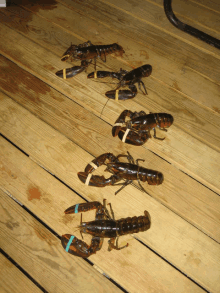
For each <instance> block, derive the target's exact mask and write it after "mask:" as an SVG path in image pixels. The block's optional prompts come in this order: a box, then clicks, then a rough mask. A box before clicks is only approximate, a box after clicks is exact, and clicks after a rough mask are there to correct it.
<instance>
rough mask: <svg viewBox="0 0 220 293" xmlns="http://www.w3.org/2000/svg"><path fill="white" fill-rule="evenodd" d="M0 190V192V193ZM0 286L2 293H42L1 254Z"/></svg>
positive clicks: (0, 192)
mask: <svg viewBox="0 0 220 293" xmlns="http://www.w3.org/2000/svg"><path fill="white" fill-rule="evenodd" d="M2 193H3V192H2V191H0V194H1V195H2ZM0 270H1V278H0V287H1V292H2V293H30V292H33V293H42V291H41V290H40V289H39V288H38V287H37V286H36V285H35V284H34V283H33V282H32V281H31V280H30V279H29V278H28V277H26V276H25V275H24V274H23V273H22V272H21V271H20V270H19V269H18V268H17V267H16V266H15V265H14V264H13V263H11V262H10V261H9V260H8V259H7V258H6V257H5V256H4V255H3V254H0Z"/></svg>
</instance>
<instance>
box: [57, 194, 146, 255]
mask: <svg viewBox="0 0 220 293" xmlns="http://www.w3.org/2000/svg"><path fill="white" fill-rule="evenodd" d="M109 206H110V210H111V216H110V214H109V211H108V210H107V208H106V200H105V199H104V200H103V205H102V204H101V203H100V202H98V201H93V202H88V203H80V204H77V205H74V206H72V207H70V208H68V209H67V210H65V214H76V213H78V212H87V211H90V210H94V209H95V210H96V216H95V221H91V222H82V217H81V223H80V226H79V229H80V232H81V235H82V233H87V234H90V235H92V241H91V245H88V244H86V243H85V242H84V241H82V240H80V239H78V238H77V237H75V236H73V235H70V234H65V235H63V236H62V238H61V243H62V245H63V247H64V249H65V250H66V251H67V252H69V253H71V254H73V255H76V256H79V257H83V258H86V257H89V256H90V255H92V254H94V253H96V251H99V250H100V249H101V247H102V244H103V241H104V238H110V240H109V241H108V243H109V246H108V251H111V250H112V249H116V250H120V249H122V248H125V247H128V243H127V244H126V245H125V246H122V247H119V246H118V238H119V236H122V235H126V234H132V233H138V232H144V231H147V230H148V229H150V225H151V219H150V215H149V213H148V212H147V211H144V216H139V217H132V218H130V217H128V218H123V219H120V220H115V217H114V212H113V210H112V207H111V204H110V203H109ZM81 216H82V214H81ZM115 240H116V245H115V244H114V243H115Z"/></svg>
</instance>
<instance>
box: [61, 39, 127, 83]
mask: <svg viewBox="0 0 220 293" xmlns="http://www.w3.org/2000/svg"><path fill="white" fill-rule="evenodd" d="M112 53H120V54H122V53H124V50H123V48H122V47H121V46H119V45H118V44H116V43H114V44H111V45H98V46H95V45H93V44H92V43H91V42H90V41H88V42H85V43H83V44H80V45H78V46H77V45H72V44H71V46H70V47H69V48H68V49H67V50H66V52H65V53H64V54H63V56H62V58H61V61H67V60H68V59H71V61H73V60H80V61H81V66H73V67H71V68H66V69H62V70H59V71H57V72H56V75H57V76H59V77H61V78H64V79H66V78H70V77H73V76H75V75H77V74H79V73H81V72H83V71H84V70H86V69H87V68H88V66H89V65H90V64H91V63H92V60H93V59H94V63H95V72H96V59H97V58H100V59H101V60H102V61H103V62H106V55H109V54H112Z"/></svg>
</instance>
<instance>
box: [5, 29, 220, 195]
mask: <svg viewBox="0 0 220 293" xmlns="http://www.w3.org/2000/svg"><path fill="white" fill-rule="evenodd" d="M2 27H3V26H2ZM5 28H6V27H5ZM6 31H7V35H8V36H9V34H11V37H12V35H13V43H11V44H10V42H11V41H12V40H10V42H9V43H7V46H6V47H5V48H6V51H8V49H7V48H8V47H10V48H11V47H12V49H11V50H10V52H9V53H10V58H11V59H12V60H15V61H16V63H18V64H19V65H20V66H22V67H25V68H27V69H28V71H30V72H32V73H33V74H34V75H36V76H39V77H41V78H43V80H44V81H46V82H47V83H49V84H51V85H52V86H53V87H55V88H56V89H58V90H59V91H61V92H63V93H65V95H67V96H68V97H69V98H72V99H75V100H76V101H77V102H80V104H81V105H83V106H85V107H86V108H87V109H89V110H92V111H93V113H95V114H97V113H99V115H100V113H101V112H102V118H104V119H105V120H106V121H108V122H110V123H111V124H112V123H114V122H113V121H115V120H116V117H118V115H119V114H120V113H121V111H122V110H123V109H124V107H123V104H119V103H115V101H112V100H111V101H108V103H107V107H105V110H103V107H104V105H105V104H106V99H105V97H104V96H102V95H100V94H98V93H97V92H94V91H93V88H92V87H93V83H92V82H91V83H88V82H86V83H85V76H84V75H80V76H79V77H78V79H72V80H71V82H70V81H67V82H65V83H64V82H63V81H62V80H60V79H57V78H56V77H55V76H54V74H52V73H51V72H50V74H49V75H48V72H46V71H45V68H47V67H48V66H49V67H50V66H51V62H52V63H53V64H54V66H56V65H55V60H54V56H53V54H51V53H50V52H47V59H43V58H42V57H43V56H45V54H46V51H45V50H44V49H42V47H39V46H38V45H36V44H34V48H33V43H32V42H30V41H29V40H27V39H23V41H22V42H18V39H20V38H21V37H20V35H19V36H18V35H17V34H16V33H15V34H14V31H12V30H10V29H9V28H6ZM6 31H5V33H6ZM0 33H1V32H0ZM7 41H9V38H7ZM4 43H6V42H4ZM14 43H16V44H18V43H19V44H20V45H21V46H22V48H20V49H19V48H18V47H17V48H16V50H15V51H14V53H13V54H14V56H13V58H12V56H11V53H12V51H13V44H14ZM24 48H25V49H26V50H27V49H28V50H27V51H26V52H25V54H23V53H22V52H23V50H24ZM31 48H32V50H34V52H35V54H33V51H31ZM37 52H38V53H37ZM20 54H22V56H23V55H24V58H25V59H26V61H25V63H23V61H24V58H22V59H21V61H19V60H18V59H17V56H18V55H20ZM6 55H7V54H6ZM14 58H15V59H14ZM49 59H50V61H49ZM33 60H35V61H33ZM20 62H22V63H20ZM30 62H31V64H30ZM78 80H82V82H83V83H78V82H77V81H78ZM94 88H96V89H97V85H95V86H94ZM90 93H92V95H90ZM140 96H141V95H140ZM89 97H90V98H89ZM136 100H137V99H136ZM143 103H144V101H143ZM132 105H133V106H132ZM135 105H136V106H135ZM126 107H127V108H128V109H135V110H136V111H140V110H143V108H142V107H140V106H139V107H137V104H136V102H135V101H127V103H126ZM113 118H114V120H113ZM174 119H175V116H174ZM210 119H211V118H210ZM147 147H148V148H149V149H151V150H152V151H153V152H155V153H157V154H159V155H160V156H162V157H164V158H165V159H166V160H168V161H169V162H171V163H172V164H174V165H175V166H177V167H178V168H181V170H183V171H184V172H186V173H187V174H189V175H191V176H193V177H194V178H196V179H197V180H199V181H201V182H202V183H204V184H205V185H207V186H208V187H210V188H211V189H213V190H215V191H216V192H218V190H219V186H220V182H219V180H218V179H217V178H216V176H215V174H216V172H217V171H216V170H218V168H219V164H218V162H217V161H218V159H219V156H218V153H217V152H215V151H214V150H212V149H211V148H209V147H207V146H206V145H204V144H203V143H201V142H200V141H198V140H197V139H195V138H191V136H189V135H188V134H186V133H184V131H182V130H180V129H176V128H175V126H172V127H171V129H170V130H169V140H168V139H166V140H165V142H163V143H161V142H158V141H157V142H156V141H155V140H154V141H153V140H152V141H149V142H148V145H147ZM204 162H205V165H204ZM210 166H211V168H210Z"/></svg>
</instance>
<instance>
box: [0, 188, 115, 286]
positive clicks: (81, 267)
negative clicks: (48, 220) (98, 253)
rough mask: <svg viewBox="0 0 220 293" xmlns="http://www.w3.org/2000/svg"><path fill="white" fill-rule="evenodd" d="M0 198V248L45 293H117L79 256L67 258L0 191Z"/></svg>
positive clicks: (55, 242) (57, 244)
mask: <svg viewBox="0 0 220 293" xmlns="http://www.w3.org/2000/svg"><path fill="white" fill-rule="evenodd" d="M0 201H1V224H0V232H1V247H2V249H4V251H5V252H6V253H7V254H9V255H10V256H11V257H12V258H13V259H14V260H15V261H16V262H17V263H18V264H19V265H20V266H22V267H23V268H24V269H25V270H26V271H28V272H29V274H31V276H33V277H34V278H35V280H36V281H38V282H39V283H40V285H41V286H42V287H43V288H45V289H46V290H47V291H48V292H91V291H92V292H110V291H111V292H121V290H119V289H118V288H117V287H116V286H115V285H113V284H112V283H111V282H110V281H107V280H106V278H105V277H104V276H102V275H101V274H100V273H98V272H97V270H95V269H94V268H93V267H92V266H91V265H89V264H88V263H86V262H85V261H84V260H83V259H81V258H77V257H76V258H72V259H71V258H70V257H69V255H68V254H67V253H66V252H65V250H64V249H63V247H62V245H61V244H60V240H59V239H57V237H55V236H54V235H53V234H52V233H51V232H49V231H48V230H47V229H46V228H45V227H44V226H43V225H42V224H40V223H39V222H38V221H37V220H36V219H34V218H33V217H32V216H31V215H30V214H28V213H27V212H26V211H25V210H24V209H22V207H21V206H19V205H18V204H17V203H15V202H14V201H13V200H12V199H10V197H9V196H8V195H7V194H5V193H3V191H2V190H1V191H0ZM9 211H10V212H9ZM3 235H4V237H3ZM85 275H86V276H87V277H86V282H85V277H84V276H85ZM14 281H15V280H14ZM24 285H25V284H24ZM10 292H11V291H10ZM23 292H24V291H23ZM29 292H32V291H29ZM33 292H34V291H33Z"/></svg>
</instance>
